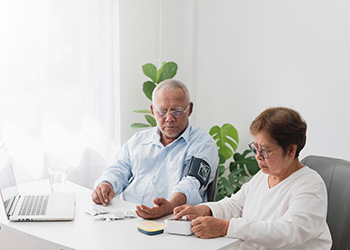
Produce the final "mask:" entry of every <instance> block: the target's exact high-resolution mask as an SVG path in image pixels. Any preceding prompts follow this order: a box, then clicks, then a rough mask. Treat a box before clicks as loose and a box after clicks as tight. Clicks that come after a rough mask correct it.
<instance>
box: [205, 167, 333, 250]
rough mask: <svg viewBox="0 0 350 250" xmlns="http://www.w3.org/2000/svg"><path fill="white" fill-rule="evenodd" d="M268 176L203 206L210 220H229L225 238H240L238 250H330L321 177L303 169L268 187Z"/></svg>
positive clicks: (263, 176) (250, 182)
mask: <svg viewBox="0 0 350 250" xmlns="http://www.w3.org/2000/svg"><path fill="white" fill-rule="evenodd" d="M268 176H269V175H267V174H264V173H263V172H261V171H260V172H258V173H257V174H256V175H255V176H254V177H253V178H252V179H251V180H250V181H249V182H248V183H246V184H244V185H243V186H242V188H241V190H240V191H238V192H237V193H236V194H234V195H232V196H231V197H230V198H228V197H226V198H225V199H223V200H221V201H219V202H209V203H205V205H207V206H208V207H210V209H211V211H212V213H213V216H214V217H216V218H220V219H224V220H231V221H230V225H229V228H228V232H227V237H234V238H239V239H242V240H243V242H242V243H241V246H240V249H259V250H263V249H264V250H265V249H310V250H316V249H317V250H321V249H327V250H329V249H330V248H331V245H332V239H331V235H330V232H329V229H328V225H327V223H326V216H327V189H326V186H325V184H324V182H323V180H322V178H321V176H320V175H319V174H318V173H317V172H316V171H314V170H312V169H310V168H309V167H306V166H305V167H303V168H301V169H300V170H298V171H296V172H294V173H293V174H292V175H290V176H289V177H288V178H287V179H285V180H283V181H282V182H280V183H278V184H277V185H276V186H274V187H272V188H270V187H269V185H268Z"/></svg>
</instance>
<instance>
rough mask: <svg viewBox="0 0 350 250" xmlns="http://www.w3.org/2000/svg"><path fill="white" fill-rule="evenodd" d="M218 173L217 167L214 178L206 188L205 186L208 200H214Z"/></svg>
mask: <svg viewBox="0 0 350 250" xmlns="http://www.w3.org/2000/svg"><path fill="white" fill-rule="evenodd" d="M218 175H219V167H218V168H217V169H216V173H215V178H214V180H213V181H212V182H211V183H210V184H209V185H208V188H207V198H208V201H215V196H216V189H217V186H218Z"/></svg>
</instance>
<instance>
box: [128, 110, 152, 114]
mask: <svg viewBox="0 0 350 250" xmlns="http://www.w3.org/2000/svg"><path fill="white" fill-rule="evenodd" d="M133 112H134V113H147V114H152V112H151V110H149V109H138V110H134V111H133Z"/></svg>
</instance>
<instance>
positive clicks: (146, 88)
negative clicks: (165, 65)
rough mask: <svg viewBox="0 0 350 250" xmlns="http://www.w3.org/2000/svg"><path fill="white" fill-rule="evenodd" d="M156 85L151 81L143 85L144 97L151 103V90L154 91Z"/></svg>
mask: <svg viewBox="0 0 350 250" xmlns="http://www.w3.org/2000/svg"><path fill="white" fill-rule="evenodd" d="M155 87H156V84H155V83H154V82H151V81H147V82H144V83H143V88H142V90H143V93H145V96H146V97H147V98H148V99H150V100H151V101H152V93H153V90H154V89H155Z"/></svg>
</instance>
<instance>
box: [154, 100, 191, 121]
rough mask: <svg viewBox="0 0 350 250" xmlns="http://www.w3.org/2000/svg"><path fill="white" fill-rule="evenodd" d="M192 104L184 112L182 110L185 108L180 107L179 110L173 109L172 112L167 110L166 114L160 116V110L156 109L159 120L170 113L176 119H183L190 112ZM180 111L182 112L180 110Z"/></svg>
mask: <svg viewBox="0 0 350 250" xmlns="http://www.w3.org/2000/svg"><path fill="white" fill-rule="evenodd" d="M190 104H191V103H188V104H187V106H186V108H185V109H184V110H181V109H180V108H183V107H178V108H175V109H171V110H170V111H169V110H167V111H166V112H165V111H164V112H165V113H164V114H160V111H161V110H159V109H156V110H155V111H156V113H157V114H158V116H159V118H164V117H166V116H167V115H168V113H170V114H171V115H172V116H173V117H174V118H181V117H183V115H184V114H186V113H187V111H188V107H189V106H190ZM179 109H180V110H179ZM176 112H180V114H176Z"/></svg>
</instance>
